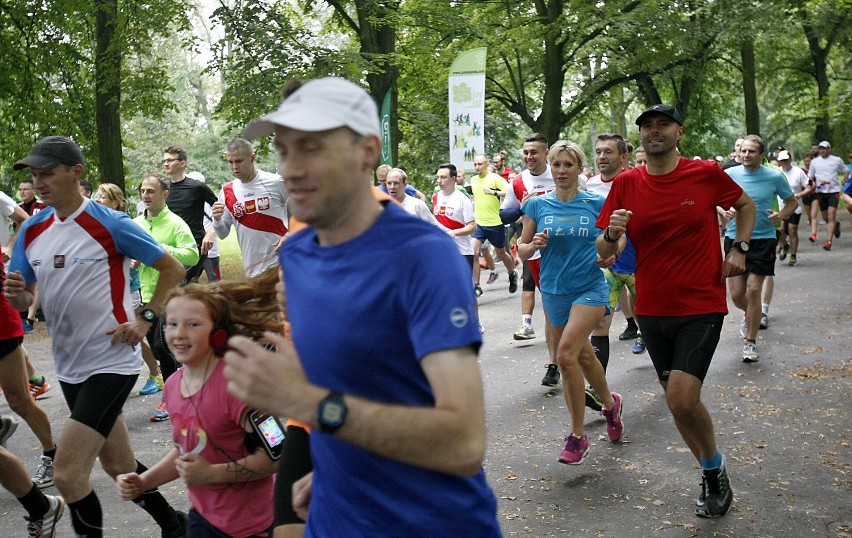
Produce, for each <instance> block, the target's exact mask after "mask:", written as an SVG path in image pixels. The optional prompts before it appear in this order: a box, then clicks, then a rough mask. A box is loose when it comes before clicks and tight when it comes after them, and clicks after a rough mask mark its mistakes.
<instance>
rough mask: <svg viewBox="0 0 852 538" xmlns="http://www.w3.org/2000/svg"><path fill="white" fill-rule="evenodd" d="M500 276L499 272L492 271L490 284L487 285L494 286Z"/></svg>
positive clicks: (489, 277) (489, 279)
mask: <svg viewBox="0 0 852 538" xmlns="http://www.w3.org/2000/svg"><path fill="white" fill-rule="evenodd" d="M498 276H499V275H498V274H497V271H491V274H490V275H488V282H487V283H488V284H494V281H495V280H497V277H498Z"/></svg>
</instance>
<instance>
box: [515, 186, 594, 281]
mask: <svg viewBox="0 0 852 538" xmlns="http://www.w3.org/2000/svg"><path fill="white" fill-rule="evenodd" d="M605 200H606V199H605V198H604V197H603V196H601V195H599V194H595V193H593V192H589V191H579V192H578V193H577V196H576V197H574V199H573V200H570V201H568V202H561V201H559V200H557V199H556V195H555V192H550V193H547V194H543V195H541V196H536V197H534V198H530V199H529V200H527V203H525V204H524V207H523V209H524V213H525V214H526V215H529V217H530V218H531V219H532V220H534V221H535V222H536V230H535V231H536V233H540V232H543V231H544V230H547V236H548V239H547V248H543V249H541V251H540V252H541V274H540V278H539V281H540V287H541V291H543V292H545V293H552V294H558V295H569V294H574V293H578V292H582V291H584V290H587V289H591V288H592V287H594V286H596V285H599V284H600V282H601V281H604V275H603V272H602V271H601V269H600V267H598V266H597V264H596V263H595V260H597V258H598V251H597V248H596V247H595V239H596V238H597V237H598V234H600V230H599V229H598V228H597V227H596V226H595V221H596V220H597V219H598V215H599V214H600V212H601V208H602V207H603V204H604V201H605Z"/></svg>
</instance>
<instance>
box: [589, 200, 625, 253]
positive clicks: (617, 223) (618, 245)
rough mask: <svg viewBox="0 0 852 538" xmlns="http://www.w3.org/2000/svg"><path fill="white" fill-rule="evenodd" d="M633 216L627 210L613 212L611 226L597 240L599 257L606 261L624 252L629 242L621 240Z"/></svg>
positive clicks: (610, 220) (610, 219)
mask: <svg viewBox="0 0 852 538" xmlns="http://www.w3.org/2000/svg"><path fill="white" fill-rule="evenodd" d="M632 215H633V213H632V212H631V211H628V210H626V209H616V210H615V211H613V212H612V216H610V218H609V226H607V228H606V229H605V230H604V233H602V234H600V235H598V237H597V239H595V246H596V247H597V249H598V256H600V257H601V258H603V259H604V260H606V259H608V258H610V257H611V256H615V255H616V254H618V253H619V252H621V251H622V250H624V245H625V243H626V241H627V240H626V239H625V240H624V241H620V240H621V238H622V236H624V234H625V233H626V232H627V223H628V221H629V220H630V217H631V216H632ZM607 237H609V241H607Z"/></svg>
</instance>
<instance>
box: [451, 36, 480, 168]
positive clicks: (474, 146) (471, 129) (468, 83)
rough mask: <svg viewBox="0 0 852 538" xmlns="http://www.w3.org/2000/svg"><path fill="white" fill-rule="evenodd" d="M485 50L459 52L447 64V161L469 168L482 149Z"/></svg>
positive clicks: (459, 166)
mask: <svg viewBox="0 0 852 538" xmlns="http://www.w3.org/2000/svg"><path fill="white" fill-rule="evenodd" d="M485 52H486V48H485V47H480V48H476V49H471V50H468V51H465V52H462V53H461V54H459V55H458V56H457V57H456V59H455V61H454V62H453V65H452V66H451V67H450V77H449V82H450V95H449V103H450V106H449V110H450V162H451V163H453V164H454V165H456V167H457V168H462V169H464V170H467V171H469V172H472V171H473V159H474V157H476V156H477V155H479V154H481V153H485V127H484V121H485Z"/></svg>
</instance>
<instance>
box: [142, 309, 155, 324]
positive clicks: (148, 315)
mask: <svg viewBox="0 0 852 538" xmlns="http://www.w3.org/2000/svg"><path fill="white" fill-rule="evenodd" d="M139 317H140V318H142V319H144V320H145V321H147V322H148V323H154V322H156V321H157V318H158V317H159V316H157V313H156V312H154V311H153V310H151V309H150V308H143V309H142V310H141V311H140V312H139Z"/></svg>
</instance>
